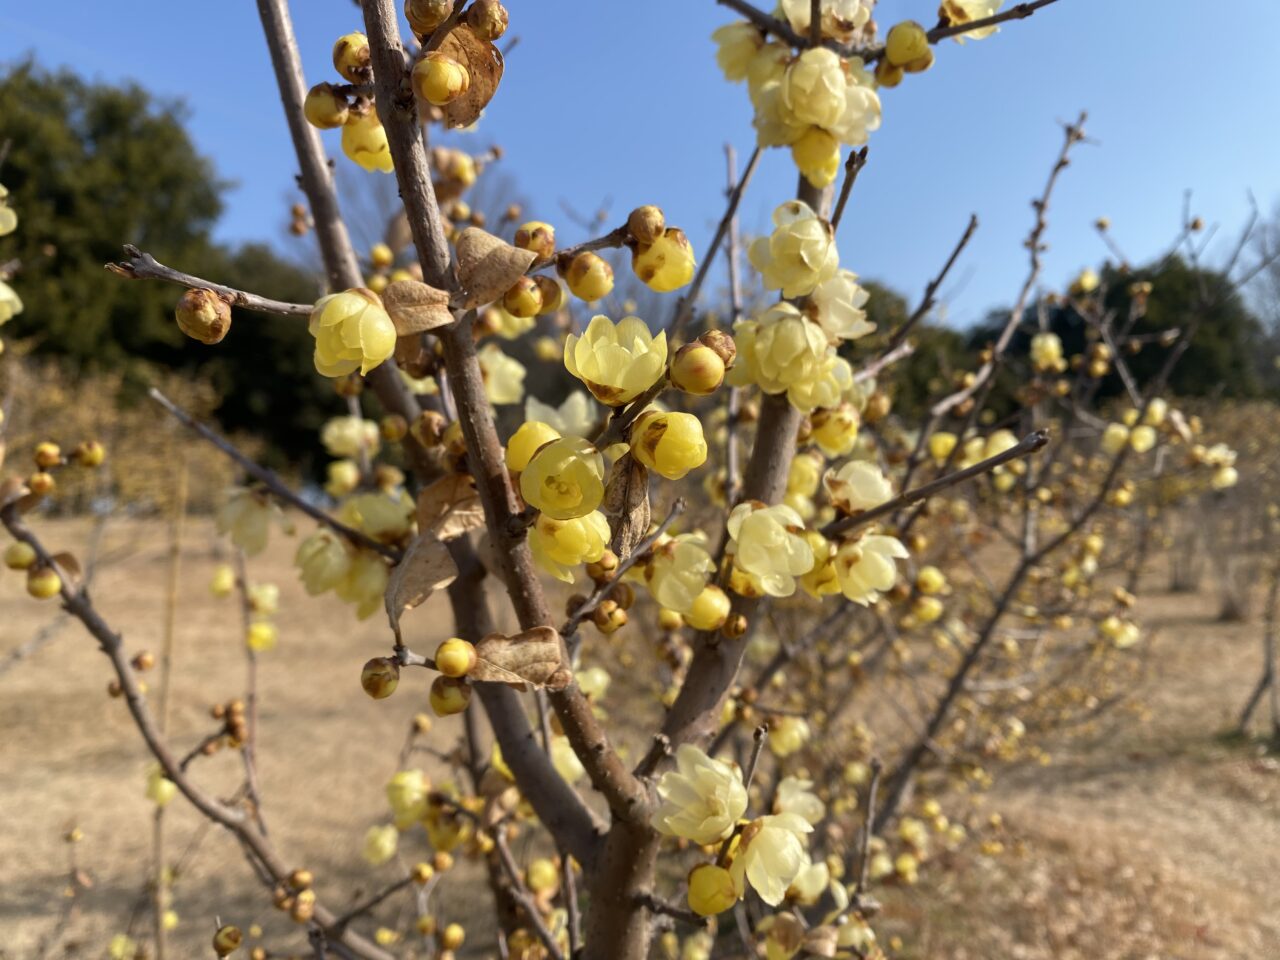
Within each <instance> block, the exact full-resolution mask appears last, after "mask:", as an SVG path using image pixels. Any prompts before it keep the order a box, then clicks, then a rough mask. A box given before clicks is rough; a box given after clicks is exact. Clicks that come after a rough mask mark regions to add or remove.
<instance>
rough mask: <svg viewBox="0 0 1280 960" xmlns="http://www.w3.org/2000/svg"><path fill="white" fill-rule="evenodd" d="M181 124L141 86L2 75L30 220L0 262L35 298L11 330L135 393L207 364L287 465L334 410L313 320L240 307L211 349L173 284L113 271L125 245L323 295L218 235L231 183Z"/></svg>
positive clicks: (202, 269)
mask: <svg viewBox="0 0 1280 960" xmlns="http://www.w3.org/2000/svg"><path fill="white" fill-rule="evenodd" d="M184 121H185V113H184V110H183V107H182V105H181V104H180V103H177V102H169V101H160V100H157V99H156V98H154V97H152V96H151V95H150V94H149V93H147V91H146V90H144V89H142V88H141V87H139V86H137V85H136V84H124V85H119V86H116V85H110V84H101V83H89V82H86V81H85V80H83V79H81V78H79V77H77V76H76V75H75V74H73V73H71V72H69V71H65V70H64V71H59V72H56V73H51V72H48V71H44V70H42V69H40V68H39V67H38V66H37V65H36V64H35V62H34V61H32V60H30V59H28V60H25V61H22V62H20V63H18V64H17V65H16V66H14V67H13V68H12V69H10V70H9V71H8V73H7V74H5V75H3V76H0V143H3V142H4V141H8V142H9V151H8V156H7V158H6V159H5V161H4V166H3V168H2V169H0V182H2V183H4V185H5V186H6V187H7V188H8V189H9V190H10V191H11V193H12V204H13V206H14V207H15V208H16V209H17V211H18V213H19V215H20V217H21V218H22V219H21V222H22V229H21V230H18V231H17V232H16V233H14V234H13V235H12V236H10V237H8V238H6V239H5V247H4V259H6V260H8V259H17V260H18V261H19V263H20V267H19V271H20V272H19V280H18V281H16V282H17V284H18V285H19V286H20V288H21V291H22V297H23V300H24V301H25V303H26V310H25V312H24V313H22V314H20V315H19V316H18V317H17V318H15V319H14V321H13V322H12V323H11V324H10V325H9V326H7V327H6V330H5V334H6V336H8V337H10V338H18V339H27V340H29V341H30V342H31V344H32V346H33V349H34V350H35V352H37V353H43V354H48V355H54V356H58V357H61V358H62V360H63V361H64V362H65V363H66V364H68V365H70V366H71V367H72V368H82V367H83V368H90V369H107V370H121V371H123V372H124V373H125V374H126V377H125V381H124V382H125V384H126V390H127V391H128V390H129V389H131V388H132V389H135V390H136V388H137V387H139V386H140V385H142V384H144V383H146V382H147V381H148V380H149V370H150V369H151V367H152V365H155V364H159V365H163V366H164V367H166V368H170V369H174V368H176V369H180V370H188V371H197V372H199V373H201V374H202V375H205V376H208V377H209V378H210V379H212V380H213V381H214V382H215V383H216V384H217V385H218V386H219V387H220V389H221V391H222V394H223V398H224V399H223V403H222V406H221V408H220V410H219V411H218V414H219V417H220V419H221V421H222V423H223V426H224V427H226V428H227V429H231V430H245V431H252V432H255V433H258V434H261V435H264V436H266V437H267V438H269V440H270V441H271V442H270V445H269V447H270V448H271V449H272V450H273V451H278V454H279V456H280V457H281V460H282V462H283V461H284V460H289V459H292V458H297V457H302V458H303V459H304V461H305V459H306V457H307V455H308V453H314V452H315V451H314V449H312V448H314V433H313V432H310V433H309V432H308V430H309V428H313V427H314V426H315V425H316V424H317V423H318V422H319V421H320V420H321V419H322V418H323V417H324V416H325V415H326V411H328V412H329V413H330V414H331V413H332V412H333V411H335V410H337V409H339V408H338V406H337V404H335V403H334V402H333V401H332V400H328V399H327V398H328V397H331V396H332V392H331V391H329V390H328V389H327V388H326V387H325V386H324V384H323V382H322V381H321V380H320V378H319V377H318V376H317V375H316V374H315V371H314V367H313V365H312V363H311V339H310V337H309V336H308V334H307V332H306V325H305V323H301V322H299V323H296V324H289V323H285V322H281V321H279V320H278V319H268V318H264V317H261V316H255V315H253V314H249V313H245V312H242V311H236V313H235V316H234V319H233V324H232V331H231V334H230V336H228V338H227V340H226V341H225V342H224V343H223V344H221V345H220V347H219V349H218V350H216V351H214V350H210V349H209V348H207V347H204V346H202V345H201V344H199V343H196V342H195V341H193V340H191V339H189V338H187V337H185V336H183V335H182V333H181V332H180V331H179V330H178V329H177V326H176V325H175V323H174V321H173V306H174V303H175V302H176V299H177V294H175V292H174V291H173V289H172V288H171V287H168V286H165V285H162V284H158V283H151V282H138V283H122V282H121V281H120V279H119V278H118V277H114V276H112V275H111V274H110V273H108V272H107V271H106V270H104V269H103V265H104V264H106V263H108V262H110V261H113V260H118V259H120V255H121V246H120V245H121V243H122V242H129V243H133V244H136V245H137V246H138V247H140V248H142V249H144V250H146V251H147V252H149V253H151V254H152V255H153V256H155V257H156V258H157V259H159V260H161V261H162V262H166V263H181V264H183V266H184V268H185V269H187V270H189V271H191V272H194V273H196V274H198V275H201V276H207V277H209V278H210V279H216V280H221V281H223V282H225V283H228V284H230V285H232V286H236V287H241V288H249V289H253V290H257V291H261V292H262V293H263V294H264V295H267V296H273V297H277V298H279V299H284V300H299V301H303V302H307V301H310V300H314V299H315V298H316V296H317V295H318V293H319V292H320V291H319V288H318V286H317V283H318V281H317V278H316V276H314V275H312V274H311V273H309V272H308V271H307V270H305V269H303V268H301V267H299V266H295V265H293V264H290V263H289V262H287V261H286V260H284V259H282V258H280V257H278V256H277V255H276V254H275V253H273V252H272V250H271V249H270V248H268V247H266V246H262V245H253V246H246V247H242V248H240V249H238V250H229V249H226V248H223V247H220V246H218V245H216V244H215V243H214V242H213V241H212V238H211V230H212V228H213V225H214V223H215V222H216V220H217V218H218V216H219V214H220V213H221V211H222V201H221V195H222V193H223V191H224V190H225V189H226V188H227V186H228V184H227V183H226V181H223V180H220V179H219V178H218V177H217V175H216V172H215V170H214V168H213V164H212V162H211V161H210V160H209V159H208V158H206V157H203V156H201V155H200V153H199V152H198V151H197V150H196V148H195V145H194V144H193V143H192V142H191V139H190V137H189V136H188V135H187V132H186V130H185V128H184V126H183V124H184ZM123 399H125V400H128V399H129V398H128V396H127V395H126V397H124V398H123ZM295 462H296V460H295Z"/></svg>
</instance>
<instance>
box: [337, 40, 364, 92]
mask: <svg viewBox="0 0 1280 960" xmlns="http://www.w3.org/2000/svg"><path fill="white" fill-rule="evenodd" d="M333 68H334V69H335V70H337V71H338V73H340V74H341V75H342V76H343V77H344V78H345V79H346V80H349V81H350V82H351V83H364V82H365V81H366V80H369V79H371V77H372V76H373V70H372V67H371V66H370V52H369V38H368V37H366V36H365V35H364V34H363V33H359V32H356V33H348V34H347V35H346V36H345V37H339V38H338V42H337V43H335V44H334V45H333Z"/></svg>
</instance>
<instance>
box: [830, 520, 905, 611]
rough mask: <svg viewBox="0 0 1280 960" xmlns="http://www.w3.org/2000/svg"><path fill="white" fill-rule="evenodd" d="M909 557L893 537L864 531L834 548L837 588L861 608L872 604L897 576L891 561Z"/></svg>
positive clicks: (895, 567)
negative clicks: (838, 581)
mask: <svg viewBox="0 0 1280 960" xmlns="http://www.w3.org/2000/svg"><path fill="white" fill-rule="evenodd" d="M908 556H909V554H908V553H907V548H906V547H904V546H903V545H902V543H901V541H899V540H897V539H895V538H894V537H886V536H883V535H881V534H866V535H864V536H862V537H861V538H858V539H855V540H846V541H845V542H844V543H842V544H840V547H839V548H838V549H837V550H836V557H835V561H834V562H835V567H836V576H837V577H838V578H839V580H840V591H841V592H842V593H843V594H844V595H845V596H846V597H848V598H849V599H850V600H852V601H853V602H854V603H859V604H862V606H864V607H865V606H867V605H868V604H872V603H875V602H876V601H877V600H878V599H880V595H881V594H882V593H884V592H885V591H887V590H889V589H890V588H892V587H893V585H894V583H895V582H896V581H897V579H898V568H897V566H896V565H895V564H894V562H893V561H894V560H905V559H906V558H907V557H908Z"/></svg>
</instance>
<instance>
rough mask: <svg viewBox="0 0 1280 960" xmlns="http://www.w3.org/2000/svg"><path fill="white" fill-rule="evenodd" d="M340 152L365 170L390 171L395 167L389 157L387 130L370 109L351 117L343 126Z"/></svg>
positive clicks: (389, 147) (389, 146)
mask: <svg viewBox="0 0 1280 960" xmlns="http://www.w3.org/2000/svg"><path fill="white" fill-rule="evenodd" d="M342 152H343V153H345V154H346V155H347V158H348V159H349V160H351V161H352V162H353V163H355V164H358V165H359V166H360V167H362V168H363V169H365V170H376V171H378V172H380V173H390V172H391V171H392V170H394V169H395V164H394V163H393V162H392V159H391V144H390V143H388V142H387V131H386V130H385V129H384V128H383V126H382V121H380V120H379V119H378V114H377V113H376V112H375V111H374V110H372V109H370V110H369V111H368V112H366V113H364V114H360V115H358V116H354V117H351V118H350V119H349V120H348V121H347V122H346V125H345V126H343V128H342Z"/></svg>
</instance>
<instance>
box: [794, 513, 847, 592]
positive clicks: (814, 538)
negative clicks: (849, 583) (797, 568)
mask: <svg viewBox="0 0 1280 960" xmlns="http://www.w3.org/2000/svg"><path fill="white" fill-rule="evenodd" d="M804 538H805V540H806V541H807V542H808V544H809V548H810V549H811V550H813V569H812V570H810V571H809V572H808V573H806V574H805V575H804V576H802V577H801V578H800V586H801V587H803V588H804V592H805V593H807V594H809V596H811V597H813V598H814V599H821V598H822V597H826V596H829V595H831V594H833V593H839V592H840V581H839V580H838V579H837V578H836V568H835V564H834V563H832V560H833V559H834V558H835V547H833V546H832V544H831V541H829V540H828V539H827V538H826V537H824V536H823V535H822V534H820V533H819V532H818V531H817V530H806V531H805V532H804Z"/></svg>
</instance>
